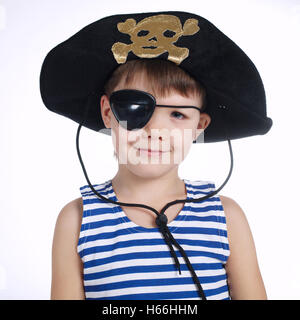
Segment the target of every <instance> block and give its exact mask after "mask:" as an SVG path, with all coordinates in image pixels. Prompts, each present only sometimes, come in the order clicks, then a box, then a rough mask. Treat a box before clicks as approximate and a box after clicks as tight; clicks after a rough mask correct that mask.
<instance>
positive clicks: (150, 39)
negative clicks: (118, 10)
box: [111, 14, 200, 65]
mask: <svg viewBox="0 0 300 320" xmlns="http://www.w3.org/2000/svg"><path fill="white" fill-rule="evenodd" d="M117 28H118V30H119V31H120V32H122V33H126V34H129V35H130V40H131V42H132V43H130V44H126V43H122V42H116V43H114V45H113V46H112V48H111V50H112V52H113V55H114V58H115V59H116V61H117V62H118V63H125V62H126V60H127V56H128V53H129V52H130V51H132V52H133V53H134V54H135V55H136V56H138V57H140V58H155V57H158V56H159V55H161V54H162V53H164V52H168V60H170V61H172V62H174V63H176V64H177V65H179V64H180V63H181V62H182V61H183V60H184V59H185V58H187V57H188V55H189V49H188V48H182V47H177V46H175V45H174V43H175V42H176V41H177V40H178V39H179V38H180V37H181V36H188V35H193V34H195V33H196V32H198V31H199V29H200V28H199V26H198V21H197V20H196V19H187V20H186V21H185V23H184V25H183V27H182V24H181V22H180V20H179V18H178V17H176V16H173V15H165V14H160V15H156V16H151V17H147V18H145V19H143V20H141V21H140V22H138V23H136V21H135V20H134V19H127V20H126V21H125V22H119V23H118V24H117Z"/></svg>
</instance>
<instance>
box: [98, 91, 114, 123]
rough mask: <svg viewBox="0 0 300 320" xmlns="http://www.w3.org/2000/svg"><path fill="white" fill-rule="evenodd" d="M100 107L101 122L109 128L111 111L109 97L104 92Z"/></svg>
mask: <svg viewBox="0 0 300 320" xmlns="http://www.w3.org/2000/svg"><path fill="white" fill-rule="evenodd" d="M100 108H101V116H102V120H103V123H104V125H105V127H106V128H107V129H110V128H111V116H112V112H111V108H110V104H109V99H108V97H107V95H106V94H104V95H102V96H101V99H100Z"/></svg>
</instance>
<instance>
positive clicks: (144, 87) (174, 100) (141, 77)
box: [114, 72, 203, 112]
mask: <svg viewBox="0 0 300 320" xmlns="http://www.w3.org/2000/svg"><path fill="white" fill-rule="evenodd" d="M149 80H150V79H148V78H147V75H146V72H137V73H135V74H134V76H133V77H132V78H131V79H130V80H129V81H126V75H124V76H123V77H122V78H121V79H120V81H119V83H118V85H117V86H116V87H115V88H114V91H117V90H122V89H135V90H141V91H146V92H148V93H150V94H151V95H153V96H154V97H155V99H156V102H157V103H158V104H168V103H169V104H171V105H174V106H176V105H178V106H179V105H193V106H197V107H199V108H200V107H201V106H202V103H203V99H202V96H201V95H200V94H196V93H191V92H190V93H188V92H187V93H186V94H185V95H183V94H182V93H180V92H179V91H176V89H174V88H172V87H170V88H168V89H166V88H164V90H162V88H161V87H159V86H156V85H155V82H153V81H149ZM168 101H169V102H168ZM187 110H191V111H192V110H195V109H187ZM195 111H197V110H195ZM197 112H198V111H197Z"/></svg>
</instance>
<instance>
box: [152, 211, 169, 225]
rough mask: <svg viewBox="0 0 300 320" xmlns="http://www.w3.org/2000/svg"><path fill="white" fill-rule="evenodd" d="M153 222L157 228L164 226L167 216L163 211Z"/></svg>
mask: <svg viewBox="0 0 300 320" xmlns="http://www.w3.org/2000/svg"><path fill="white" fill-rule="evenodd" d="M155 222H156V224H157V226H158V227H159V228H161V227H165V226H166V225H167V223H168V217H167V216H166V215H165V214H164V213H162V214H160V215H158V216H157V218H156V219H155Z"/></svg>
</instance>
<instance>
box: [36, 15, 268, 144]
mask: <svg viewBox="0 0 300 320" xmlns="http://www.w3.org/2000/svg"><path fill="white" fill-rule="evenodd" d="M141 58H149V59H162V60H169V61H172V62H174V63H175V64H177V65H178V66H179V67H180V68H182V69H183V70H185V71H186V72H187V73H188V74H190V75H191V76H192V77H193V78H194V79H196V80H197V81H199V82H200V83H201V84H202V85H204V87H205V89H206V110H205V112H206V113H208V114H209V115H210V117H211V123H210V125H209V126H208V128H207V129H206V130H205V136H204V142H217V141H224V140H227V139H237V138H243V137H247V136H253V135H259V134H265V133H267V132H268V131H269V129H270V128H271V126H272V120H271V119H270V118H268V117H267V116H266V98H265V91H264V87H263V83H262V80H261V78H260V75H259V73H258V71H257V69H256V67H255V66H254V64H253V63H252V61H251V60H250V59H249V58H248V56H247V55H246V54H245V53H244V52H243V51H242V50H241V49H240V48H239V47H238V46H237V45H236V44H235V43H234V42H233V41H232V40H230V39H229V38H228V37H227V36H226V35H224V34H223V33H222V32H221V31H220V30H218V29H217V28H216V27H215V26H214V25H213V24H212V23H210V22H209V21H208V20H206V19H204V18H202V17H200V16H198V15H195V14H191V13H187V12H179V11H167V12H151V13H138V14H120V15H114V16H109V17H105V18H103V19H100V20H98V21H95V22H93V23H91V24H89V25H88V26H86V27H84V28H83V29H81V30H80V31H79V32H77V33H76V34H74V35H73V36H72V37H70V38H69V39H67V40H66V41H64V42H62V43H60V44H58V45H57V46H56V47H54V48H53V49H52V50H51V51H50V52H49V53H48V54H47V56H46V58H45V60H44V62H43V65H42V69H41V74H40V90H41V96H42V99H43V102H44V104H45V105H46V107H47V108H48V109H49V110H51V111H53V112H56V113H58V114H61V115H63V116H66V117H68V118H70V119H72V120H74V121H76V122H77V123H81V122H82V121H83V119H85V122H84V126H85V127H87V128H90V129H92V130H95V131H99V130H101V129H104V128H105V126H104V123H103V120H102V117H101V111H100V97H101V95H102V94H104V89H103V88H104V85H105V83H106V81H107V80H108V79H109V77H110V75H111V74H112V72H113V71H114V70H115V69H116V68H117V67H118V66H119V65H120V64H122V63H125V62H126V61H130V60H134V59H141ZM87 104H89V110H88V114H87V113H85V111H86V107H87ZM221 109H223V110H226V116H224V112H220V110H221ZM224 127H225V128H226V134H225V131H224ZM110 130H111V129H109V130H108V131H106V132H104V131H101V132H104V133H108V134H111V132H110Z"/></svg>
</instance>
